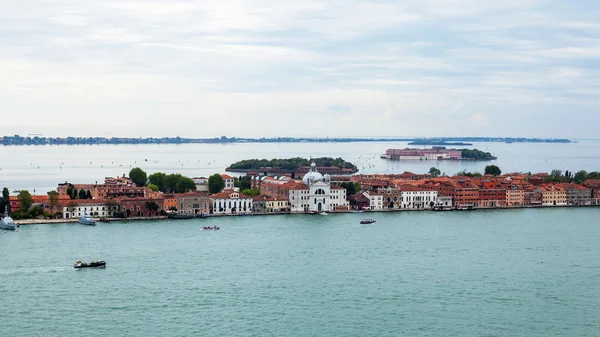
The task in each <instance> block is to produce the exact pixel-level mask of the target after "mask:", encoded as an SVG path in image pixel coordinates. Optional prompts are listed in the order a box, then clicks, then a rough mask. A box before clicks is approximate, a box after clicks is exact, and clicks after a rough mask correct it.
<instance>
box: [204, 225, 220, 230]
mask: <svg viewBox="0 0 600 337" xmlns="http://www.w3.org/2000/svg"><path fill="white" fill-rule="evenodd" d="M219 229H221V228H219V227H217V226H214V227H210V226H209V227H202V230H203V231H218V230H219Z"/></svg>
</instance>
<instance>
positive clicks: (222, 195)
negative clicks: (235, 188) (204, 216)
mask: <svg viewBox="0 0 600 337" xmlns="http://www.w3.org/2000/svg"><path fill="white" fill-rule="evenodd" d="M232 194H238V195H239V197H238V198H236V199H252V198H251V197H249V196H247V195H245V194H242V193H239V192H221V193H216V194H213V195H211V196H210V198H211V199H234V198H233V197H232V196H231V195H232Z"/></svg>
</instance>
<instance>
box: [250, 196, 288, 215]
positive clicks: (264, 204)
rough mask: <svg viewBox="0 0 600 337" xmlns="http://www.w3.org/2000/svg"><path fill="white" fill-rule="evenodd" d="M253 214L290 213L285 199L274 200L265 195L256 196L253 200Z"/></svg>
mask: <svg viewBox="0 0 600 337" xmlns="http://www.w3.org/2000/svg"><path fill="white" fill-rule="evenodd" d="M252 206H253V210H252V211H253V212H255V213H282V212H289V211H290V203H289V201H288V200H287V199H275V198H271V197H269V196H267V195H258V196H256V197H254V198H253V203H252Z"/></svg>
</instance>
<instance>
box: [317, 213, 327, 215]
mask: <svg viewBox="0 0 600 337" xmlns="http://www.w3.org/2000/svg"><path fill="white" fill-rule="evenodd" d="M319 215H327V213H326V212H321V213H319Z"/></svg>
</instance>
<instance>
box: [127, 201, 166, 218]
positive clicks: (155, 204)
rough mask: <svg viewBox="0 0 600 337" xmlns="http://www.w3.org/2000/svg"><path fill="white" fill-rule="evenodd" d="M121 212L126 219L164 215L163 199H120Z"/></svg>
mask: <svg viewBox="0 0 600 337" xmlns="http://www.w3.org/2000/svg"><path fill="white" fill-rule="evenodd" d="M119 203H120V204H121V211H122V213H123V215H125V216H127V217H155V216H160V215H161V214H164V212H165V209H164V198H121V199H119Z"/></svg>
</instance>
